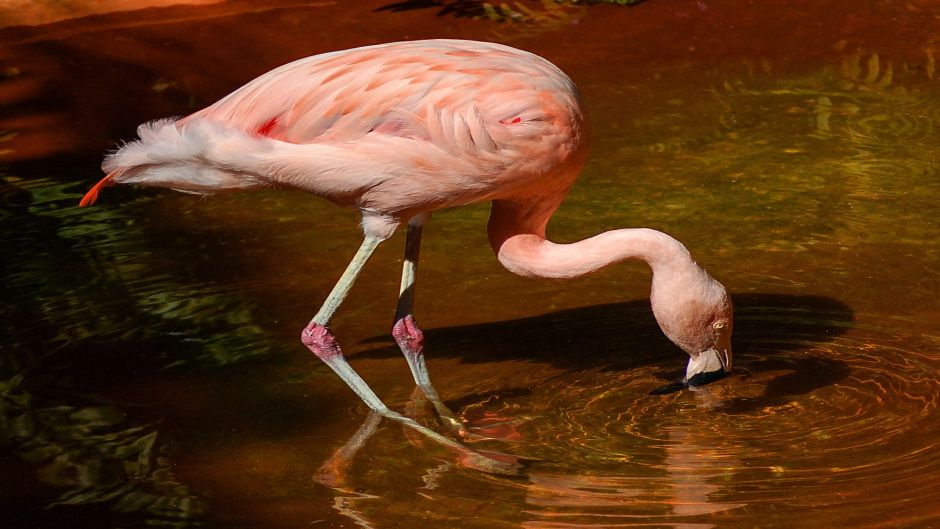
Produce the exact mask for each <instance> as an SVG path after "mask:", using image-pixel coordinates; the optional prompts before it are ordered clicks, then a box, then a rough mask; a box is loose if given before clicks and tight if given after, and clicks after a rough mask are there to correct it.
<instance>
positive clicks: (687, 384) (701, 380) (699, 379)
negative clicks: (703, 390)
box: [649, 369, 728, 395]
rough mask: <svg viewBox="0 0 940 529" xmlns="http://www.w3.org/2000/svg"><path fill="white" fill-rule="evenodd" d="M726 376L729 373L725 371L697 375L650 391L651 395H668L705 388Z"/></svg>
mask: <svg viewBox="0 0 940 529" xmlns="http://www.w3.org/2000/svg"><path fill="white" fill-rule="evenodd" d="M726 376H728V373H727V372H726V371H725V370H724V369H719V370H718V371H709V372H707V373H696V374H694V375H692V376H691V377H689V378H688V379H683V380H679V381H677V382H673V383H672V384H666V385H665V386H661V387H658V388H656V389H654V390H652V391H650V393H649V394H650V395H668V394H670V393H675V392H677V391H681V390H683V389H686V388H697V387H701V386H704V385H705V384H711V383H712V382H714V381H716V380H721V379H722V378H725V377H726Z"/></svg>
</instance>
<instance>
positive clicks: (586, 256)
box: [488, 201, 701, 279]
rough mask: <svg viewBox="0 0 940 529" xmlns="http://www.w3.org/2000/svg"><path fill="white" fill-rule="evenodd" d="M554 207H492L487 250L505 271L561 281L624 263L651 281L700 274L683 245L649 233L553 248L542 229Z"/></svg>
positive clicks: (623, 233) (622, 233)
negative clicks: (632, 263)
mask: <svg viewBox="0 0 940 529" xmlns="http://www.w3.org/2000/svg"><path fill="white" fill-rule="evenodd" d="M556 208H557V204H551V203H548V204H545V203H541V202H539V201H530V202H526V203H519V202H507V201H494V202H493V211H492V213H491V214H490V221H489V226H488V232H489V238H490V245H491V246H492V247H493V251H494V252H495V253H496V255H497V257H498V259H499V262H500V263H502V265H503V266H504V267H506V269H507V270H509V271H510V272H513V273H515V274H518V275H522V276H530V277H546V278H560V279H565V278H571V277H578V276H581V275H584V274H588V273H590V272H593V271H595V270H599V269H601V268H603V267H605V266H607V265H609V264H614V263H619V262H621V261H624V260H626V259H640V260H642V261H645V262H646V263H647V264H648V265H649V266H650V268H652V269H653V274H654V276H655V275H657V274H663V275H672V274H675V273H679V274H682V273H683V272H685V273H688V272H693V273H694V272H698V271H700V270H701V269H700V268H699V267H698V265H697V264H696V263H695V261H694V260H692V256H691V255H690V254H689V251H688V250H687V249H686V248H685V246H683V245H682V243H680V242H679V241H677V240H675V239H673V238H672V237H670V236H669V235H666V234H665V233H662V232H659V231H656V230H652V229H648V228H628V229H618V230H611V231H607V232H604V233H601V234H599V235H595V236H594V237H590V238H587V239H584V240H581V241H578V242H574V243H571V244H556V243H553V242H551V241H549V240H547V239H546V238H545V226H546V225H547V224H548V220H549V218H551V215H552V213H554V211H555V209H556ZM696 275H697V274H696Z"/></svg>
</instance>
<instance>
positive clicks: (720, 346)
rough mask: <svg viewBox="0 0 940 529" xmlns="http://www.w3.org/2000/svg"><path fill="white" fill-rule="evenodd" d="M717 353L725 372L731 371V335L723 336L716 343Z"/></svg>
mask: <svg viewBox="0 0 940 529" xmlns="http://www.w3.org/2000/svg"><path fill="white" fill-rule="evenodd" d="M714 349H715V353H716V355H717V356H718V361H719V362H721V368H722V369H723V370H724V372H725V374H728V373H730V372H731V358H732V354H731V337H730V336H721V337H719V339H718V343H716V344H715V347H714Z"/></svg>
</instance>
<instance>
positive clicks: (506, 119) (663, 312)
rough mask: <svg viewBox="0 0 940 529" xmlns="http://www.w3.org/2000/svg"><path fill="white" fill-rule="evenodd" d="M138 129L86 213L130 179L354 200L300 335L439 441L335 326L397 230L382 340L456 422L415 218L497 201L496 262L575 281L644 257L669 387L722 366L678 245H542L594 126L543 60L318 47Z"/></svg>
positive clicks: (702, 293) (727, 366)
mask: <svg viewBox="0 0 940 529" xmlns="http://www.w3.org/2000/svg"><path fill="white" fill-rule="evenodd" d="M137 132H138V135H139V138H140V139H138V140H136V141H133V142H130V143H127V144H125V145H124V146H122V147H120V148H119V149H118V150H117V151H116V152H114V153H112V154H110V155H109V156H107V157H106V158H105V160H104V162H103V164H102V168H103V170H104V172H106V173H107V174H106V176H105V177H104V178H103V179H102V180H101V181H99V182H98V183H97V184H95V185H94V187H92V188H91V189H90V190H89V191H88V192H87V193H86V194H85V196H84V197H83V198H82V200H81V203H80V205H81V206H88V205H91V204H92V203H94V201H95V200H96V198H97V196H98V194H99V192H100V190H101V189H102V188H103V187H105V186H108V185H112V184H140V185H145V186H157V187H167V188H171V189H175V190H178V191H183V192H187V193H197V194H210V193H218V192H223V191H236V190H252V189H265V188H271V187H281V188H290V189H297V190H302V191H307V192H310V193H313V194H315V195H318V196H321V197H324V198H326V199H328V200H330V201H332V202H334V203H336V204H338V205H340V206H347V207H354V208H358V209H359V211H360V213H361V218H362V225H361V227H362V231H363V233H364V238H363V242H362V244H361V246H360V247H359V250H358V251H357V252H356V254H355V256H354V257H353V258H352V260H351V261H350V263H349V265H348V267H347V268H346V270H345V272H344V273H343V274H342V276H341V277H340V278H339V281H338V282H337V283H336V285H335V287H334V288H333V289H332V291H331V292H330V294H329V295H328V296H327V298H326V300H325V301H324V302H323V304H322V306H321V307H320V309H319V311H318V312H317V313H316V315H315V316H314V317H313V319H312V320H310V322H309V323H308V324H307V325H306V326H305V327H304V329H303V331H302V333H301V341H302V342H303V344H304V345H305V346H306V347H307V348H309V349H310V351H312V352H313V353H314V354H315V355H316V356H317V357H319V358H320V359H321V360H322V361H323V362H325V363H326V364H327V365H328V366H329V367H330V368H331V369H332V370H333V371H334V372H335V373H336V374H337V375H339V377H340V378H342V379H343V381H345V383H346V384H347V385H348V386H349V387H350V388H351V389H352V390H353V391H354V392H355V393H356V394H357V395H358V396H359V397H360V398H361V399H362V401H363V402H364V403H365V404H366V405H367V406H368V407H369V408H371V409H372V410H373V411H375V412H377V413H378V414H380V415H383V416H385V417H390V418H392V419H395V420H398V421H401V422H403V423H405V424H408V425H409V426H411V427H413V428H416V429H418V430H420V431H422V432H423V433H425V434H426V435H429V436H431V437H432V438H434V439H436V440H438V441H440V442H442V443H444V444H448V445H449V446H452V447H454V441H452V440H450V439H449V438H447V437H444V436H442V435H440V434H438V433H437V432H434V431H433V430H430V429H429V428H426V427H424V426H422V425H420V424H418V423H417V422H415V421H413V420H411V419H408V418H406V417H404V416H402V415H400V414H398V413H396V412H393V411H391V410H390V409H389V408H388V407H387V406H386V405H385V404H384V403H383V402H382V400H381V399H380V398H379V397H378V396H377V395H376V394H375V393H374V392H373V391H372V389H370V388H369V386H368V385H367V384H366V382H365V381H364V380H363V379H362V378H361V377H360V376H359V375H358V374H357V373H356V372H355V371H354V370H353V369H352V367H350V365H349V364H348V363H347V361H346V359H345V357H344V356H343V353H342V350H341V349H340V346H339V343H338V342H337V340H336V338H335V336H334V334H333V332H332V331H331V330H330V328H329V323H330V320H331V319H332V318H333V315H334V314H335V313H336V311H337V309H339V307H340V305H341V303H342V302H343V300H344V299H345V298H346V295H347V293H348V292H349V291H350V288H351V287H352V286H353V283H354V282H355V281H356V278H357V277H358V276H359V274H360V272H361V271H362V269H363V267H364V265H365V264H366V262H367V261H368V260H369V257H370V256H371V255H372V253H373V251H374V250H375V249H376V247H377V246H378V245H379V244H381V243H382V241H385V240H386V239H388V238H389V237H391V236H392V234H393V233H394V232H395V231H396V230H397V229H398V228H399V227H401V226H402V225H403V224H404V225H406V226H407V234H406V244H405V256H404V265H403V269H402V277H401V288H400V291H399V292H400V295H399V300H398V307H397V310H396V313H395V318H394V323H393V326H392V335H393V336H394V338H395V340H396V342H397V343H398V345H399V347H400V348H401V350H402V352H403V353H404V356H405V358H406V360H407V362H408V366H409V367H410V369H411V373H412V375H413V377H414V380H415V383H416V384H417V386H418V387H419V388H420V389H421V390H422V391H424V393H425V394H426V395H427V396H428V398H429V400H430V401H431V402H433V403H434V406H435V408H436V409H437V411H438V412H439V414H440V415H441V417H442V418H443V419H444V420H445V421H447V422H448V423H449V424H450V425H451V426H453V427H458V426H459V424H457V422H456V419H454V418H453V415H452V414H451V413H450V411H449V410H447V407H446V406H445V405H444V404H443V403H442V402H441V400H440V397H439V396H438V394H437V391H436V390H435V388H434V386H433V385H432V384H431V380H430V378H429V376H428V371H427V368H426V366H425V360H424V337H423V334H422V331H421V329H420V328H419V327H418V325H417V323H416V321H415V317H414V314H413V311H412V307H413V302H414V292H415V273H416V269H417V265H418V253H419V248H420V244H421V233H422V227H423V226H424V225H425V223H426V222H427V221H428V219H429V217H430V214H431V213H432V212H433V211H436V210H439V209H443V208H450V207H455V206H461V205H465V204H470V203H474V202H480V201H485V200H488V201H492V211H491V214H490V218H489V223H488V227H487V232H488V237H489V242H490V244H491V246H492V248H493V251H494V252H495V254H496V257H497V259H498V260H499V262H500V263H501V264H502V265H503V266H504V267H505V268H507V269H508V270H509V271H511V272H513V273H515V274H518V275H521V276H529V277H540V278H562V279H563V278H572V277H577V276H581V275H584V274H588V273H590V272H593V271H595V270H598V269H600V268H602V267H605V266H607V265H610V264H613V263H617V262H620V261H624V260H626V259H640V260H642V261H645V262H646V263H647V264H648V265H649V267H650V268H651V269H652V273H653V275H652V286H651V291H650V302H651V305H652V310H653V314H654V316H655V318H656V321H657V322H658V324H659V326H660V328H661V329H662V331H663V333H664V334H665V335H666V336H667V337H668V338H669V340H671V341H672V342H673V343H674V344H675V345H677V346H678V347H679V348H681V349H682V350H683V351H685V352H686V353H688V355H689V362H688V365H687V368H686V374H685V377H684V378H683V379H682V380H681V381H680V382H679V383H678V386H679V387H684V386H695V385H700V384H702V383H706V382H709V381H710V380H712V379H714V378H717V377H720V376H722V375H724V374H726V373H728V372H730V371H731V367H732V362H731V360H732V353H731V344H730V340H731V332H732V306H731V301H730V298H729V296H728V294H727V292H726V290H725V288H724V286H723V285H722V284H721V283H719V282H718V281H716V280H715V279H713V278H712V277H711V276H710V275H709V274H708V273H706V272H705V270H704V269H702V268H701V267H700V266H699V265H698V264H697V263H696V262H695V261H694V260H693V258H692V256H691V255H690V253H689V251H688V250H687V249H686V247H685V246H683V245H682V243H680V242H679V241H677V240H676V239H674V238H672V237H670V236H669V235H666V234H665V233H662V232H660V231H656V230H652V229H648V228H632V229H617V230H612V231H607V232H604V233H601V234H599V235H595V236H593V237H590V238H587V239H584V240H581V241H579V242H575V243H571V244H556V243H554V242H551V241H549V240H547V239H546V237H545V227H546V225H547V223H548V221H549V219H550V218H551V216H552V214H553V213H554V212H555V211H556V210H557V209H558V207H559V205H560V204H561V202H562V201H563V199H564V198H565V196H566V195H567V193H568V190H569V189H570V188H571V186H572V184H573V183H574V181H575V180H576V178H577V176H578V174H579V173H580V171H581V168H582V167H583V165H584V162H585V158H586V155H587V150H588V136H589V131H588V122H587V117H586V115H585V112H584V110H583V109H582V103H581V101H580V97H579V95H578V91H577V88H576V87H575V85H574V83H573V82H572V81H571V79H569V78H568V76H567V75H565V74H564V73H563V72H562V71H561V70H560V69H559V68H557V67H556V66H555V65H553V64H552V63H550V62H549V61H547V60H546V59H544V58H542V57H539V56H537V55H534V54H532V53H528V52H525V51H522V50H518V49H514V48H511V47H508V46H504V45H500V44H494V43H487V42H475V41H465V40H423V41H411V42H397V43H389V44H380V45H375V46H366V47H361V48H354V49H348V50H342V51H335V52H331V53H324V54H321V55H315V56H312V57H307V58H304V59H300V60H297V61H294V62H291V63H289V64H286V65H284V66H281V67H279V68H277V69H275V70H272V71H270V72H268V73H266V74H263V75H262V76H260V77H258V78H257V79H255V80H253V81H251V82H249V83H248V84H246V85H245V86H243V87H241V88H239V89H238V90H236V91H235V92H233V93H231V94H229V95H228V96H226V97H224V98H223V99H221V100H220V101H218V102H217V103H215V104H213V105H211V106H209V107H207V108H205V109H203V110H200V111H198V112H195V113H194V114H191V115H189V116H186V117H184V118H182V119H164V120H158V121H153V122H150V123H145V124H143V125H141V126H140V127H139V128H138V129H137ZM455 448H457V447H455ZM458 449H460V448H458Z"/></svg>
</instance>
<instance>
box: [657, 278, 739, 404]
mask: <svg viewBox="0 0 940 529" xmlns="http://www.w3.org/2000/svg"><path fill="white" fill-rule="evenodd" d="M693 275H694V276H695V277H694V280H690V281H678V282H672V283H671V284H669V285H666V287H667V290H668V292H665V293H664V292H662V291H661V290H663V289H659V290H660V292H657V290H658V289H657V288H656V286H657V285H656V284H655V283H656V281H655V278H654V292H653V294H654V295H653V296H652V302H653V313H654V314H655V316H656V320H657V322H658V323H659V326H660V328H661V329H662V330H663V333H665V335H666V337H667V338H669V340H670V341H672V343H674V344H676V345H677V346H679V348H681V349H682V350H683V351H685V352H686V353H688V355H689V364H688V367H687V368H686V372H685V377H684V378H683V379H682V380H680V381H678V382H677V383H675V384H671V385H669V386H665V387H663V388H659V389H657V390H654V391H653V393H657V394H658V393H670V392H672V391H677V390H679V389H682V388H687V387H688V388H695V387H698V386H703V385H705V384H708V383H710V382H713V381H715V380H718V379H720V378H723V377H724V376H725V375H727V374H728V373H730V372H731V365H732V362H731V359H732V353H731V332H732V330H733V327H734V319H733V308H732V305H731V298H730V296H728V293H727V291H726V290H725V287H724V285H722V284H721V283H719V282H718V281H716V280H715V279H713V278H711V277H710V276H709V275H708V274H706V273H705V272H704V271H703V270H701V269H698V270H696V273H695V274H693ZM660 286H662V285H660ZM664 294H665V295H664Z"/></svg>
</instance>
